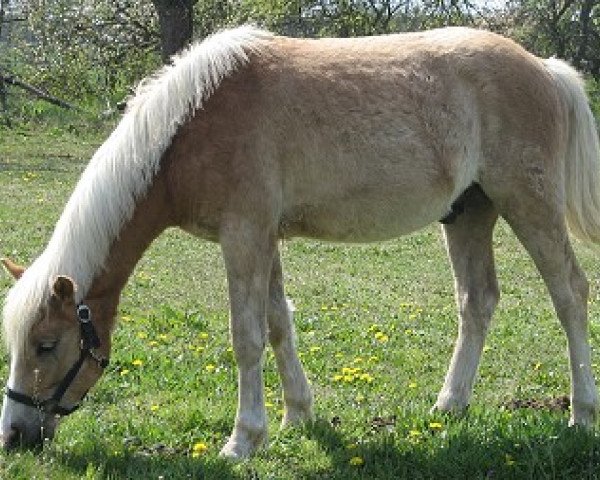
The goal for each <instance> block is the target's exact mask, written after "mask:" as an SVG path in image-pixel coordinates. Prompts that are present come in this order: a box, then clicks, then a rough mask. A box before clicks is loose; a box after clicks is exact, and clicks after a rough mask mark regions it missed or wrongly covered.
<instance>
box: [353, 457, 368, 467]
mask: <svg viewBox="0 0 600 480" xmlns="http://www.w3.org/2000/svg"><path fill="white" fill-rule="evenodd" d="M364 463H365V461H364V459H363V458H362V457H352V458H351V459H350V465H352V466H353V467H360V466H361V465H364Z"/></svg>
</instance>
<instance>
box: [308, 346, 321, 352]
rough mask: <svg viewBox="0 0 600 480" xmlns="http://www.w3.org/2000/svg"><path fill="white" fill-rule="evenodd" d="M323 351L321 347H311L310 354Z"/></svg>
mask: <svg viewBox="0 0 600 480" xmlns="http://www.w3.org/2000/svg"><path fill="white" fill-rule="evenodd" d="M320 350H321V347H310V353H316V352H318V351H320Z"/></svg>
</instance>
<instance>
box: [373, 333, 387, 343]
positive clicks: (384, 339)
mask: <svg viewBox="0 0 600 480" xmlns="http://www.w3.org/2000/svg"><path fill="white" fill-rule="evenodd" d="M375 338H376V339H377V340H379V341H380V342H381V343H386V342H387V341H388V340H389V337H388V336H387V335H386V334H385V333H383V332H377V333H375Z"/></svg>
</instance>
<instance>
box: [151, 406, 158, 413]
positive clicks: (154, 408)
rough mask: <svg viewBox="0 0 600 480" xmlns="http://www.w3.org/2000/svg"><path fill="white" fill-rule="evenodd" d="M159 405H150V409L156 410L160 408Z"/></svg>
mask: <svg viewBox="0 0 600 480" xmlns="http://www.w3.org/2000/svg"><path fill="white" fill-rule="evenodd" d="M158 408H159V407H158V405H150V411H152V412H156V411H157V410H158Z"/></svg>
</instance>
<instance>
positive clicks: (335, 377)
mask: <svg viewBox="0 0 600 480" xmlns="http://www.w3.org/2000/svg"><path fill="white" fill-rule="evenodd" d="M343 378H344V376H343V375H334V376H333V381H334V382H339V381H340V380H342V379H343Z"/></svg>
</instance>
